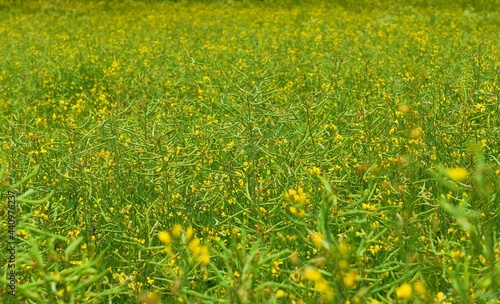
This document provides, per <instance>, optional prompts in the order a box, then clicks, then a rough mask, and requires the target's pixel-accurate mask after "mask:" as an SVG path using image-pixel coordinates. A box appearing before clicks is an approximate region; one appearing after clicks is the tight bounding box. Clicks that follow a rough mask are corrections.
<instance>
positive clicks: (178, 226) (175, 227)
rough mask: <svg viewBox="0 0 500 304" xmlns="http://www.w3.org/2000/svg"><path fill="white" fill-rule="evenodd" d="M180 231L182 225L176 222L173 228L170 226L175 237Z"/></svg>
mask: <svg viewBox="0 0 500 304" xmlns="http://www.w3.org/2000/svg"><path fill="white" fill-rule="evenodd" d="M181 233H182V226H181V225H179V224H177V225H174V228H172V235H173V236H175V237H179V236H180V235H181Z"/></svg>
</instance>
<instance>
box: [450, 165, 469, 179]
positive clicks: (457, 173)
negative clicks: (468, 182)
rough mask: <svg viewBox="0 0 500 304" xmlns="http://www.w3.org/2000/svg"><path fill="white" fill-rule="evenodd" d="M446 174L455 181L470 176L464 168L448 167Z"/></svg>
mask: <svg viewBox="0 0 500 304" xmlns="http://www.w3.org/2000/svg"><path fill="white" fill-rule="evenodd" d="M446 174H448V176H449V177H450V178H451V179H452V180H454V181H463V180H465V179H466V178H467V177H468V176H469V173H468V172H467V170H465V169H464V168H449V169H446Z"/></svg>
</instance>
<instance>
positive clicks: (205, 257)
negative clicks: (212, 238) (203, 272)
mask: <svg viewBox="0 0 500 304" xmlns="http://www.w3.org/2000/svg"><path fill="white" fill-rule="evenodd" d="M197 260H198V262H201V263H203V264H205V265H207V264H208V263H210V252H209V251H208V247H207V246H201V247H200V250H199V252H198V258H197Z"/></svg>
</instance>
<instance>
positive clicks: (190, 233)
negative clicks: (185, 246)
mask: <svg viewBox="0 0 500 304" xmlns="http://www.w3.org/2000/svg"><path fill="white" fill-rule="evenodd" d="M193 234H194V229H193V228H192V227H189V228H188V229H187V230H186V240H188V241H189V240H190V239H191V238H192V237H193Z"/></svg>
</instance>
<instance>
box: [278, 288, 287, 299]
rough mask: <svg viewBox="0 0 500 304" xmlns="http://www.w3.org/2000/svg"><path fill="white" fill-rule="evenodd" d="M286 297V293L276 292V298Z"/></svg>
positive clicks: (280, 290)
mask: <svg viewBox="0 0 500 304" xmlns="http://www.w3.org/2000/svg"><path fill="white" fill-rule="evenodd" d="M285 296H286V293H285V292H284V291H283V290H282V289H278V290H276V298H278V299H279V298H283V297H285Z"/></svg>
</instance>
